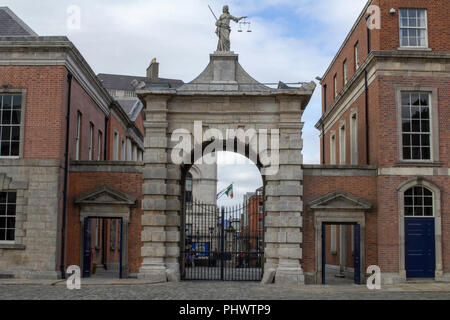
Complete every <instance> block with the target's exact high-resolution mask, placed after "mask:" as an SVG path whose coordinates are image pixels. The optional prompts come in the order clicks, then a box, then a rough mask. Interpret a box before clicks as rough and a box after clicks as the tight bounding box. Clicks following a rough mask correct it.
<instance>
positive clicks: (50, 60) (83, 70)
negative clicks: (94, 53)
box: [0, 37, 113, 115]
mask: <svg viewBox="0 0 450 320" xmlns="http://www.w3.org/2000/svg"><path fill="white" fill-rule="evenodd" d="M0 65H27V66H28V65H36V66H54V65H57V66H58V65H59V66H65V67H66V68H67V70H68V71H69V72H71V73H72V74H73V75H74V77H75V79H76V80H77V82H78V83H79V84H80V85H81V86H82V87H83V89H84V90H86V92H87V93H88V94H89V96H90V97H91V98H92V99H93V100H94V101H95V102H96V104H97V105H98V106H99V107H100V109H101V110H102V111H103V112H104V113H105V115H109V106H110V104H111V103H112V101H113V98H112V97H111V96H110V95H109V93H108V92H107V91H106V89H105V88H104V87H103V86H102V84H101V83H100V81H99V80H98V78H97V76H96V75H95V73H94V71H93V70H92V69H91V67H90V66H89V64H88V63H87V62H86V60H85V59H84V58H83V56H82V55H81V53H80V52H79V51H78V49H77V48H76V47H75V45H74V44H73V43H72V42H71V41H70V40H69V39H68V38H67V37H20V38H17V37H0Z"/></svg>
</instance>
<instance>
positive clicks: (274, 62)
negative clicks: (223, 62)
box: [3, 0, 366, 192]
mask: <svg viewBox="0 0 450 320" xmlns="http://www.w3.org/2000/svg"><path fill="white" fill-rule="evenodd" d="M3 2H4V5H6V6H9V7H10V8H11V9H12V10H13V11H15V13H16V14H17V15H18V16H19V17H21V18H22V19H23V20H24V21H25V22H26V23H27V24H29V25H30V27H31V28H33V29H34V30H35V31H36V32H37V33H38V34H40V35H67V36H68V37H69V38H70V40H71V41H72V42H74V44H75V45H76V46H77V48H78V49H79V50H80V52H81V53H82V54H83V56H84V58H85V59H86V60H87V61H88V63H89V64H90V65H91V67H92V68H93V70H94V71H95V72H96V73H100V72H102V73H117V74H130V75H144V74H145V70H146V68H147V67H148V64H149V62H150V61H151V59H152V58H153V57H156V58H157V59H158V61H159V62H160V75H161V77H167V78H176V79H182V80H184V81H186V82H187V81H190V80H192V79H194V78H195V77H196V76H197V75H198V74H200V73H201V72H202V70H203V69H204V68H205V67H206V65H207V64H208V62H209V54H210V53H212V52H213V51H214V50H215V48H216V46H217V37H216V35H215V33H214V31H215V25H214V18H213V17H212V15H211V13H210V11H209V9H208V4H211V6H212V8H213V10H214V11H215V12H216V15H218V14H219V13H220V11H221V8H222V5H223V2H222V1H214V0H212V1H206V0H168V1H161V0H129V1H121V0H96V1H91V0H77V1H73V0H70V1H69V0H46V1H29V0H4V1H3ZM365 3H366V0H333V1H330V0H245V1H242V0H239V1H238V0H230V1H229V2H228V4H229V6H230V11H231V13H232V14H234V15H236V16H241V15H247V16H249V19H250V21H251V23H252V30H253V32H252V33H247V32H242V33H238V32H236V30H237V25H236V24H234V23H232V30H233V31H232V34H231V46H232V50H234V51H236V52H237V53H239V60H240V63H241V65H242V66H243V67H244V69H246V71H247V72H248V73H249V74H250V75H251V76H253V77H254V78H255V79H257V80H258V81H261V82H278V81H279V80H281V81H284V82H297V81H311V80H313V79H314V78H315V77H316V76H320V75H322V74H323V72H324V71H325V70H326V68H327V66H328V65H329V63H330V62H331V60H332V58H333V57H334V55H335V53H336V52H337V50H338V48H339V46H340V44H341V42H342V41H343V40H344V38H345V36H346V34H347V33H348V31H349V30H350V28H351V26H352V24H353V22H354V21H355V19H356V18H357V16H358V15H359V13H360V11H361V9H362V8H363V6H364V4H365ZM73 4H76V5H78V6H79V8H80V9H81V29H80V30H68V29H67V25H66V22H67V18H68V13H67V8H68V7H69V6H71V5H73ZM320 101H321V93H320V87H318V88H317V89H316V92H315V94H314V96H313V98H312V99H311V102H310V104H309V106H308V107H307V109H306V111H305V113H304V115H303V119H302V121H304V122H305V126H304V131H303V139H304V150H303V154H304V162H305V163H318V162H319V153H320V148H319V145H320V141H319V132H318V131H317V130H316V129H315V128H314V125H315V123H316V122H317V120H318V119H319V118H320V114H321V102H320ZM245 170H246V169H245V168H244V171H242V170H241V171H240V172H241V174H243V173H245ZM231 172H233V173H231ZM236 172H238V171H236ZM227 173H230V176H236V179H237V175H238V174H237V173H235V171H234V170H232V171H230V170H229V169H227ZM227 175H228V174H227ZM227 175H225V176H224V179H226V178H227ZM243 176H244V174H243ZM247 180H248V179H247ZM250 180H251V179H250ZM253 180H255V179H253ZM256 185H257V183H256V184H254V186H256ZM252 187H253V185H252ZM245 188H247V187H245ZM245 190H247V189H245ZM239 192H241V191H240V189H239Z"/></svg>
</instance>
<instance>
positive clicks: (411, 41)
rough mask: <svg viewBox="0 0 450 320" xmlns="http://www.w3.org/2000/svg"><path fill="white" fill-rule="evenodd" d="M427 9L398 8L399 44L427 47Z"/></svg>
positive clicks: (402, 45)
mask: <svg viewBox="0 0 450 320" xmlns="http://www.w3.org/2000/svg"><path fill="white" fill-rule="evenodd" d="M427 42H428V41H427V11H426V10H424V9H400V46H401V47H425V48H426V47H427V46H428V43H427Z"/></svg>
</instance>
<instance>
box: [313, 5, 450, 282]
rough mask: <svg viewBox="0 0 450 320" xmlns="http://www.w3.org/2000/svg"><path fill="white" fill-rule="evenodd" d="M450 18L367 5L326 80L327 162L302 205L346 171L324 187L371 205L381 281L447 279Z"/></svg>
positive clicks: (425, 8) (424, 10) (371, 242)
mask: <svg viewBox="0 0 450 320" xmlns="http://www.w3.org/2000/svg"><path fill="white" fill-rule="evenodd" d="M449 13H450V3H449V2H447V1H428V2H424V1H414V0H403V1H402V0H398V1H392V0H391V1H389V0H378V1H377V0H373V1H368V3H367V5H366V7H365V8H364V10H363V12H362V13H361V15H360V16H359V18H358V20H357V21H356V23H355V24H354V26H353V28H352V30H351V31H350V33H349V34H348V36H347V38H346V39H345V41H344V43H343V44H342V46H341V48H340V49H339V51H338V53H337V54H336V56H335V58H334V60H333V61H332V63H331V64H330V66H329V67H328V69H327V71H326V72H325V75H324V76H323V78H322V80H321V84H322V98H323V99H322V101H323V105H322V111H323V115H322V117H321V119H320V120H319V122H318V123H317V125H316V128H317V129H319V130H320V131H321V161H322V164H323V165H324V166H322V168H323V170H321V171H320V169H314V168H312V169H307V168H306V169H305V175H306V177H305V180H304V189H305V196H304V198H305V199H304V200H305V202H306V203H307V202H308V200H309V197H310V196H309V192H312V193H314V194H316V195H317V193H318V189H317V188H314V189H313V188H312V185H315V186H317V184H318V182H316V181H319V180H320V179H321V178H319V177H316V176H322V175H326V172H327V171H328V172H332V173H333V175H334V174H336V175H338V176H339V175H340V174H339V171H340V170H341V172H343V173H344V172H348V175H349V176H351V177H344V176H341V177H326V178H325V179H326V183H324V184H323V185H321V186H320V187H319V188H322V189H323V188H325V189H328V190H324V192H323V193H326V192H333V191H346V192H348V193H350V194H352V195H355V196H357V197H361V198H364V199H366V200H369V201H370V202H371V203H372V208H371V209H370V210H369V211H368V212H367V213H366V215H365V231H366V234H365V240H366V241H365V251H366V252H365V256H366V257H367V259H366V263H365V264H366V267H367V265H369V264H376V265H378V266H380V268H381V271H382V275H383V280H384V282H396V281H404V280H406V279H409V278H416V277H429V278H434V279H436V280H448V279H449V272H450V264H449V262H450V251H449V249H450V234H449V228H448V224H449V221H450V216H449V215H448V213H449V212H450V204H449V196H448V195H449V193H448V192H449V188H448V186H449V185H450V178H449V154H450V152H449V143H450V134H449V123H450V122H449V111H448V107H449V104H450V81H449V76H450V74H449V73H448V65H449V58H450V35H449V33H448V30H450V20H449V19H447V18H446V16H447V15H448V14H449ZM368 24H369V26H370V28H368V27H367V25H368ZM361 166H366V168H365V169H363V168H362V167H361ZM351 168H354V169H353V170H354V171H355V172H352V169H351ZM318 170H319V171H320V172H319V171H318ZM358 170H365V171H366V172H367V173H368V172H370V174H368V175H367V177H365V176H364V177H363V176H361V174H360V173H357V172H358ZM309 173H311V177H310V176H309ZM310 179H312V180H316V179H317V180H316V181H314V182H309V180H310ZM339 179H342V180H341V181H340V182H339V183H337V184H335V182H334V181H337V180H339ZM332 184H333V185H335V187H334V188H330V187H331V185H332ZM309 190H311V191H309ZM311 196H313V195H311ZM308 214H313V213H311V211H307V213H306V217H305V220H306V221H308V219H309V218H308ZM306 221H305V222H306ZM305 224H307V222H306V223H305ZM305 227H306V226H305ZM309 231H310V230H308V231H306V232H305V237H306V236H307V235H306V234H307V233H309ZM418 234H420V236H418ZM312 236H313V235H310V237H312ZM420 244H422V245H420ZM305 246H307V244H306V243H305ZM329 250H330V248H327V251H329ZM417 256H419V257H420V258H415V257H417ZM305 270H307V271H309V267H308V262H306V264H305ZM310 270H312V269H310Z"/></svg>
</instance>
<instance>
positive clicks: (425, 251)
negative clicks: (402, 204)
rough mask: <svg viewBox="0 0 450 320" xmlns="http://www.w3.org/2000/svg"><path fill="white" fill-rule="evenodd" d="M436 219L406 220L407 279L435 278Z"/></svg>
mask: <svg viewBox="0 0 450 320" xmlns="http://www.w3.org/2000/svg"><path fill="white" fill-rule="evenodd" d="M434 232H435V231H434V218H405V268H406V277H407V278H434V276H435V270H436V251H435V250H436V248H435V234H434Z"/></svg>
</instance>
